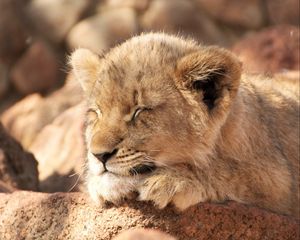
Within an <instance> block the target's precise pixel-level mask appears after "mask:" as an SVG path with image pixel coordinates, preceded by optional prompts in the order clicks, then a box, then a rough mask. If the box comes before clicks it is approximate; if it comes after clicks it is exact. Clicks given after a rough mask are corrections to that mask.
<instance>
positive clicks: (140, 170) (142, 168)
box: [129, 164, 156, 176]
mask: <svg viewBox="0 0 300 240" xmlns="http://www.w3.org/2000/svg"><path fill="white" fill-rule="evenodd" d="M155 169H156V166H155V165H154V164H139V165H137V166H134V167H133V168H131V169H130V170H129V173H130V175H131V176H134V175H137V174H146V173H150V172H153V171H154V170H155Z"/></svg>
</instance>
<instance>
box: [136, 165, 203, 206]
mask: <svg viewBox="0 0 300 240" xmlns="http://www.w3.org/2000/svg"><path fill="white" fill-rule="evenodd" d="M198 187H199V186H198ZM138 192H139V197H138V200H140V201H152V202H153V203H154V204H155V205H156V206H157V207H158V208H160V209H161V208H164V207H166V206H167V205H168V204H169V203H172V204H173V205H175V207H176V208H177V209H179V210H184V209H186V208H188V207H190V206H191V205H194V204H196V203H198V202H201V200H202V199H201V193H200V192H199V190H198V188H197V182H196V181H194V180H193V179H191V178H185V177H184V176H183V175H181V174H180V172H176V171H174V170H168V169H159V170H156V171H155V172H154V173H153V174H151V175H150V176H149V177H147V178H145V179H144V181H143V182H142V184H141V185H139V187H138Z"/></svg>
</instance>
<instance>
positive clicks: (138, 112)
mask: <svg viewBox="0 0 300 240" xmlns="http://www.w3.org/2000/svg"><path fill="white" fill-rule="evenodd" d="M149 110H152V109H151V108H147V107H138V108H137V109H136V110H135V111H134V113H133V115H132V118H131V121H134V120H135V119H136V118H137V117H138V116H139V114H140V113H141V112H143V111H149Z"/></svg>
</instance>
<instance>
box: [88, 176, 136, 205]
mask: <svg viewBox="0 0 300 240" xmlns="http://www.w3.org/2000/svg"><path fill="white" fill-rule="evenodd" d="M138 182H139V178H138V177H125V176H118V175H115V174H113V173H109V172H104V173H103V174H101V175H90V176H88V179H87V188H88V191H89V194H90V196H91V198H92V200H93V201H94V202H95V203H96V204H97V205H103V204H104V203H105V201H108V202H112V203H114V204H117V203H119V202H120V201H122V200H123V199H124V198H132V197H133V195H134V194H133V193H134V192H135V191H136V189H137V187H136V186H137V184H138Z"/></svg>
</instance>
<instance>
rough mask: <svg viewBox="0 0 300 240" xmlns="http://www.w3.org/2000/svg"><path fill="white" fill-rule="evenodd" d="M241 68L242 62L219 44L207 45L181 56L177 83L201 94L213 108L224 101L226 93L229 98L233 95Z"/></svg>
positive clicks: (178, 64)
mask: <svg viewBox="0 0 300 240" xmlns="http://www.w3.org/2000/svg"><path fill="white" fill-rule="evenodd" d="M241 71H242V64H241V62H240V61H239V60H238V59H237V57H235V56H234V55H233V54H232V53H230V52H229V51H227V50H225V49H222V48H218V47H207V48H203V49H200V50H198V51H196V52H193V53H191V54H188V55H187V56H184V57H183V58H181V59H179V61H178V62H177V65H176V84H177V85H179V86H180V88H181V89H182V88H183V89H185V90H190V91H192V92H194V93H196V94H201V98H202V101H203V102H204V103H205V104H206V105H207V107H208V109H213V108H215V107H216V106H217V105H218V104H219V103H220V102H222V98H223V97H224V96H225V95H226V93H229V97H230V99H232V98H234V96H235V95H236V93H237V89H238V87H239V83H240V77H241ZM227 95H228V94H227Z"/></svg>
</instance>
